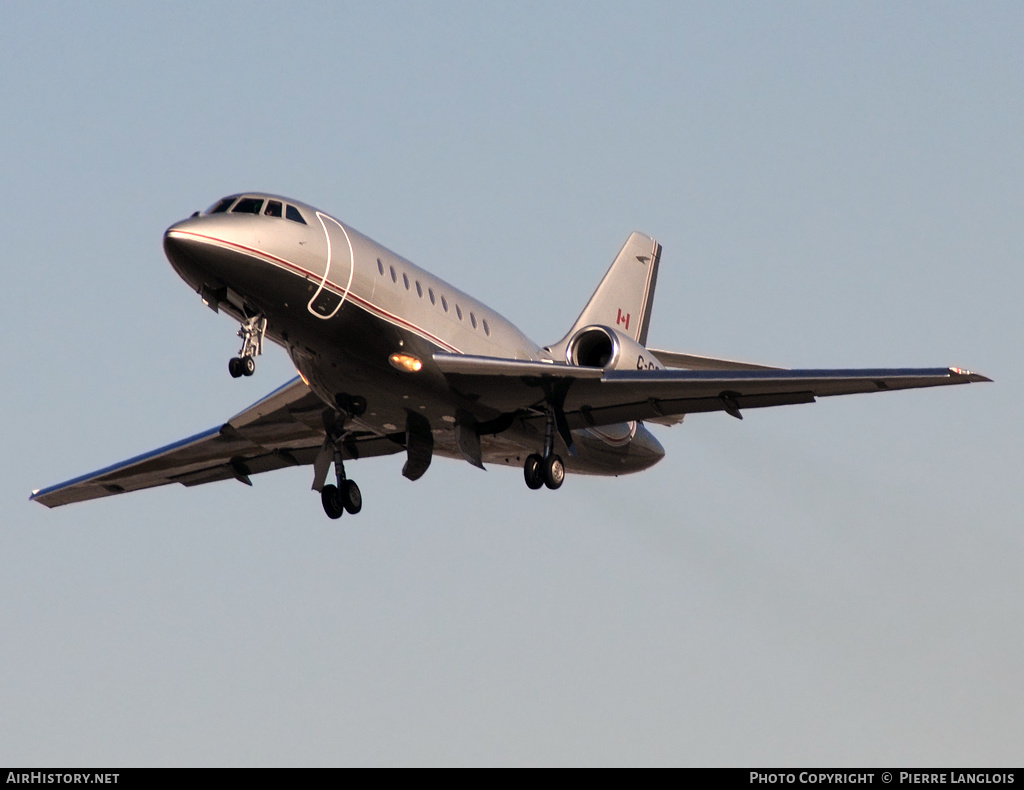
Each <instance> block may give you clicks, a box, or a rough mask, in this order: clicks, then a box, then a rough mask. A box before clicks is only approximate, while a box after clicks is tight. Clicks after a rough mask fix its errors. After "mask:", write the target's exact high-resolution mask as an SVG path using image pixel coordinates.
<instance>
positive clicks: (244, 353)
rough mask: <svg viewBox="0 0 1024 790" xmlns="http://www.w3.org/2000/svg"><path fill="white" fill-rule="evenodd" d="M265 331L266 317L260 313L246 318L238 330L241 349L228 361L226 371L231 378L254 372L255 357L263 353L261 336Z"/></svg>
mask: <svg viewBox="0 0 1024 790" xmlns="http://www.w3.org/2000/svg"><path fill="white" fill-rule="evenodd" d="M266 333H267V319H266V318H265V317H264V316H263V314H262V313H259V314H257V315H254V316H253V317H252V318H247V319H245V321H243V322H242V327H241V328H240V329H239V330H238V336H239V337H240V338H242V350H241V351H239V352H238V356H237V357H232V358H231V359H230V360H229V361H228V373H230V374H231V378H233V379H237V378H238V377H239V376H251V375H252V374H253V373H255V372H256V357H257V356H259V355H260V354H262V353H263V336H264V335H265V334H266Z"/></svg>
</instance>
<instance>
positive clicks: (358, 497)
mask: <svg viewBox="0 0 1024 790" xmlns="http://www.w3.org/2000/svg"><path fill="white" fill-rule="evenodd" d="M331 487H332V488H333V486H331ZM338 498H339V500H340V501H341V505H342V507H344V508H345V510H347V511H348V512H349V513H351V514H352V515H353V516H354V515H355V514H356V513H358V512H359V511H360V510H362V509H363V495H362V493H361V492H360V491H359V486H357V485H356V483H355V480H342V481H341V490H340V491H339V492H338Z"/></svg>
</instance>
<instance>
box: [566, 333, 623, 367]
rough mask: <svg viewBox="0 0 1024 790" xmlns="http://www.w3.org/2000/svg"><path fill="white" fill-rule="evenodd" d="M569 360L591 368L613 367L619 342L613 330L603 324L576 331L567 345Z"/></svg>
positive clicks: (574, 363) (617, 354) (617, 353)
mask: <svg viewBox="0 0 1024 790" xmlns="http://www.w3.org/2000/svg"><path fill="white" fill-rule="evenodd" d="M568 352H569V353H568V357H569V362H570V363H571V364H573V365H583V366H585V367H591V368H605V367H609V366H611V367H614V364H613V363H614V362H615V361H616V359H617V358H618V356H619V344H618V343H617V342H616V337H615V333H614V331H613V330H611V329H608V328H607V327H603V326H588V327H584V328H583V329H581V330H580V331H579V332H577V333H576V337H574V338H573V339H572V340H571V341H569V346H568Z"/></svg>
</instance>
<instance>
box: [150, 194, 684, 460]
mask: <svg viewBox="0 0 1024 790" xmlns="http://www.w3.org/2000/svg"><path fill="white" fill-rule="evenodd" d="M235 197H236V198H237V200H235V201H234V202H233V204H232V203H228V204H227V205H226V206H224V201H221V202H220V203H219V204H217V205H215V206H214V207H213V208H212V209H211V210H210V211H207V212H204V213H200V214H197V215H193V216H192V217H191V218H189V219H186V220H183V221H182V222H178V223H176V224H174V225H172V226H171V227H170V228H168V230H167V231H166V233H165V235H164V249H165V251H166V254H167V257H168V259H169V260H170V262H171V265H172V266H173V267H174V269H175V270H176V271H177V272H178V274H179V275H180V276H181V277H182V279H184V280H185V281H186V282H187V283H188V284H189V285H190V286H191V287H192V288H193V289H195V290H196V291H197V292H198V293H200V294H201V295H202V296H203V298H204V301H206V302H207V304H208V305H210V306H211V307H213V308H214V309H218V310H223V311H225V312H227V313H229V314H230V315H232V316H233V317H234V318H236V319H237V320H239V321H244V320H245V319H246V318H251V317H253V316H262V317H265V318H266V336H267V337H268V338H269V339H271V340H273V341H274V342H276V343H278V344H280V345H281V346H283V347H284V348H285V349H286V350H287V351H288V353H289V354H290V356H291V358H292V360H293V362H294V363H295V366H296V367H297V369H298V370H299V372H300V374H301V375H302V377H303V379H304V380H305V381H306V382H307V383H308V384H309V386H310V388H311V389H312V390H313V391H314V392H315V393H316V394H317V395H318V396H319V397H320V398H321V399H322V400H323V401H324V403H325V404H326V405H327V406H330V407H335V408H337V407H340V408H342V409H343V410H345V409H346V408H347V407H348V405H349V404H351V403H353V402H356V403H358V404H359V405H360V407H361V408H359V409H349V411H350V412H352V413H351V414H350V415H349V417H348V419H349V421H350V424H351V425H352V426H355V427H357V428H358V429H360V430H364V431H370V432H374V433H377V434H380V435H388V434H394V433H396V432H401V431H404V430H406V426H407V425H408V424H409V420H410V414H413V415H419V416H421V417H423V418H424V419H425V420H426V424H428V425H429V429H430V432H431V434H432V436H433V452H434V453H435V454H439V455H444V456H448V457H453V458H463V457H466V453H465V451H464V450H463V449H460V445H459V442H458V441H457V439H458V437H457V434H456V431H457V426H459V425H461V424H463V423H464V422H465V421H466V420H472V421H473V423H474V424H475V425H482V426H485V429H484V430H482V431H481V436H480V451H481V460H482V461H483V462H486V463H492V464H506V465H512V466H522V465H523V463H524V460H525V459H526V457H527V456H528V455H529V454H530V453H535V452H538V451H539V450H540V449H541V448H542V446H543V444H544V426H543V423H541V422H539V421H538V420H536V419H534V420H530V419H522V418H528V417H529V416H530V414H529V413H524V414H522V415H520V418H519V419H516V420H514V421H513V422H512V423H511V424H509V425H505V424H502V425H500V426H493V428H492V430H493V432H486V430H487V428H486V426H488V422H489V421H490V420H499V418H502V414H501V412H499V411H498V410H496V409H491V410H488V409H487V408H486V407H482V406H481V405H480V404H479V403H477V402H475V401H474V399H472V398H470V397H466V396H464V395H463V394H461V393H459V392H458V391H457V390H455V389H453V388H452V386H450V384H449V383H448V381H447V380H446V378H445V376H444V375H443V374H442V373H441V371H440V370H438V369H437V367H436V366H435V365H434V363H433V360H432V356H433V354H434V353H435V352H445V353H449V354H470V355H476V356H482V357H495V358H506V359H515V360H524V361H526V360H532V361H552V355H551V353H550V352H549V351H547V350H545V349H543V348H541V347H540V346H538V345H537V344H536V343H534V342H533V341H531V340H530V339H529V338H528V337H526V335H525V334H523V333H522V332H521V331H520V330H519V329H518V328H517V327H516V326H514V325H513V324H512V323H511V322H510V321H508V320H506V319H505V318H503V317H502V316H501V315H499V314H498V313H497V312H495V311H494V310H492V309H490V308H488V307H487V306H486V305H484V304H483V303H482V302H480V301H478V300H476V299H474V298H473V297H471V296H469V295H468V294H466V293H464V292H462V291H460V290H458V289H456V288H454V287H452V286H451V285H450V284H448V283H446V282H445V281H443V280H441V279H440V278H438V277H436V276H434V275H432V274H430V273H429V272H427V271H425V270H423V269H421V268H419V267H418V266H416V265H415V264H413V263H411V262H410V261H408V260H406V259H404V258H402V257H401V256H399V255H396V254H395V253H394V252H392V251H391V250H389V249H387V248H385V247H383V246H381V245H380V244H378V243H376V242H375V241H373V240H372V239H369V238H367V237H366V236H364V235H363V234H361V233H359V232H358V231H356V230H355V229H353V228H351V227H349V226H348V225H346V224H344V223H343V222H341V221H339V220H337V219H335V218H333V217H331V216H330V215H328V214H326V213H324V212H322V211H319V210H317V209H315V208H314V207H312V206H309V205H306V204H304V203H300V202H298V201H294V200H290V199H288V198H282V197H278V196H274V195H268V194H261V193H245V194H244V195H241V196H235ZM245 201H248V202H245ZM271 203H273V204H276V205H275V207H272V206H271ZM221 206H224V210H219V211H218V210H216V209H218V208H219V207H221ZM239 206H242V207H243V208H245V209H246V210H245V211H239V210H238V208H239ZM268 210H271V211H273V213H275V214H280V216H273V215H268V214H267V213H266V212H267V211H268ZM296 214H297V215H298V216H299V217H301V221H299V220H298V219H295V215H296ZM289 215H290V216H291V217H292V218H289ZM396 355H399V356H398V359H397V361H396ZM409 360H413V362H410V361H409ZM558 361H560V362H564V361H565V360H558ZM410 366H416V368H417V369H415V370H413V369H411V368H410ZM363 404H365V407H364V408H363ZM542 410H543V404H541V403H538V404H537V411H536V414H541V413H543V411H542ZM413 419H415V418H413ZM506 419H507V416H506ZM498 428H500V430H498ZM572 437H573V440H574V445H575V446H574V448H573V450H574V451H575V455H573V454H572V453H570V452H568V451H567V449H566V448H565V447H564V442H563V443H561V447H562V453H563V457H564V459H565V466H566V467H567V469H569V470H570V471H573V472H577V473H590V474H625V473H629V472H636V471H640V470H642V469H646V468H648V467H650V466H652V465H653V464H655V463H656V462H657V461H659V460H660V459H661V458H662V457H663V456H664V451H663V449H662V447H661V445H660V443H659V442H658V441H657V440H656V439H655V438H654V437H653V436H652V435H651V434H650V432H649V431H648V430H647V429H646V428H645V427H644V426H643V424H642V423H639V422H636V421H631V422H628V423H619V424H614V425H602V426H600V427H597V426H595V427H594V428H582V429H576V430H574V431H573V432H572Z"/></svg>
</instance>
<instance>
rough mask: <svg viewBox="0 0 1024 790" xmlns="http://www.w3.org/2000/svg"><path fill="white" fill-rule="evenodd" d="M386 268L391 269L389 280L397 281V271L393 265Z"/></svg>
mask: <svg viewBox="0 0 1024 790" xmlns="http://www.w3.org/2000/svg"><path fill="white" fill-rule="evenodd" d="M388 268H389V269H391V282H393V283H397V282H398V273H397V272H396V271H395V267H394V266H389V267H388Z"/></svg>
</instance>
